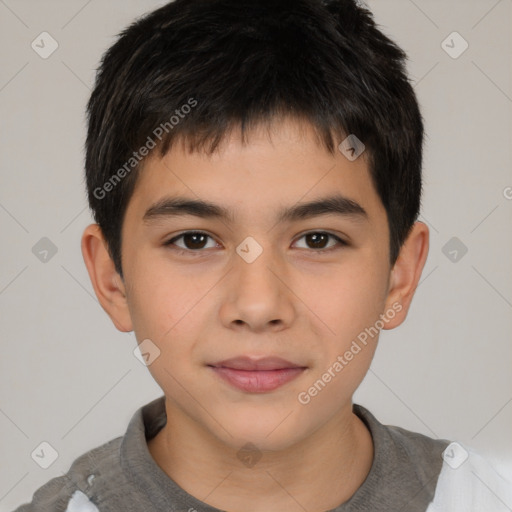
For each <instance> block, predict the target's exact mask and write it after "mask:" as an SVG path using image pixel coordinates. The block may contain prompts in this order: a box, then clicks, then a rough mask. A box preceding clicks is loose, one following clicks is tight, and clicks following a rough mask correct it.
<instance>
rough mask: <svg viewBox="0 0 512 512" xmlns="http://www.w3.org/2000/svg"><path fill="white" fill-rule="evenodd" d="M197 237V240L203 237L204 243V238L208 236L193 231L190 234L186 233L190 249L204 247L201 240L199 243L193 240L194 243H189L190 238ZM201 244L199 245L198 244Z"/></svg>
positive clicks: (186, 243)
mask: <svg viewBox="0 0 512 512" xmlns="http://www.w3.org/2000/svg"><path fill="white" fill-rule="evenodd" d="M191 238H192V239H193V240H194V239H196V241H197V238H202V239H203V240H202V242H203V244H204V239H205V238H206V237H205V235H202V234H200V233H192V234H188V235H185V238H184V239H185V245H186V246H187V247H188V248H189V249H201V248H202V245H201V242H199V244H197V243H195V242H192V244H190V243H188V242H187V241H189V240H190V239H191ZM198 245H199V246H198Z"/></svg>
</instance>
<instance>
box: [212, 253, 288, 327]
mask: <svg viewBox="0 0 512 512" xmlns="http://www.w3.org/2000/svg"><path fill="white" fill-rule="evenodd" d="M227 279H228V284H227V293H226V296H225V298H224V302H223V304H222V306H221V310H220V315H221V320H222V323H223V324H224V325H225V326H226V327H228V328H231V329H237V330H247V331H251V332H255V333H256V332H265V331H269V332H277V331H280V330H283V329H286V328H288V327H289V326H290V325H291V324H292V322H293V319H294V316H295V314H296V308H295V307H294V300H296V296H295V295H294V293H293V290H292V289H291V288H290V285H289V284H287V281H290V279H289V273H288V272H287V271H286V267H285V263H284V262H283V261H282V259H281V260H280V259H279V258H278V257H277V256H276V255H275V254H274V251H272V249H271V248H265V249H264V250H263V252H262V253H261V254H260V255H259V256H258V257H257V258H256V259H255V260H254V261H252V262H248V261H246V260H245V259H244V258H242V257H240V256H239V255H238V254H235V255H234V262H233V268H232V269H231V272H229V273H228V276H227Z"/></svg>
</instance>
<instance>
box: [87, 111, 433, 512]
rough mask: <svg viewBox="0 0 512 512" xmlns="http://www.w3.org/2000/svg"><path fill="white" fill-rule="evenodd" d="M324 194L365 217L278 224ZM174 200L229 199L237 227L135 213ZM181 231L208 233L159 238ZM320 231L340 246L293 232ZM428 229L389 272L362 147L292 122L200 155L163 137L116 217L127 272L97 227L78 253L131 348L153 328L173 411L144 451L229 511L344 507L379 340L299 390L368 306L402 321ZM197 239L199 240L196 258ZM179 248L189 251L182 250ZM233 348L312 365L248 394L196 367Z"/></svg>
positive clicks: (364, 465) (361, 460)
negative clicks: (252, 250) (355, 399)
mask: <svg viewBox="0 0 512 512" xmlns="http://www.w3.org/2000/svg"><path fill="white" fill-rule="evenodd" d="M333 191H337V192H340V193H342V194H343V195H344V196H346V197H349V198H351V199H352V200H354V201H357V202H358V203H359V204H360V205H361V206H363V208H364V209H365V210H366V211H367V214H368V217H367V220H363V221H361V220H354V218H351V217H348V216H345V217H341V216H336V215H322V216H317V217H316V218H311V219H305V220H300V221H296V222H293V223H276V220H275V216H276V211H277V210H278V209H279V208H281V207H283V206H293V205H295V204H296V203H297V202H307V201H310V200H313V199H318V198H322V197H325V196H328V195H331V194H332V193H333ZM178 194H179V195H183V196H186V197H188V198H191V199H202V200H208V201H211V202H214V203H216V204H220V205H222V206H225V207H229V208H231V209H232V210H233V215H234V219H233V222H232V223H230V222H227V221H221V220H218V219H202V218H198V217H194V216H183V217H170V218H162V219H159V220H158V222H154V223H153V224H151V225H149V224H145V223H144V222H143V220H142V217H143V215H144V212H145V211H146V210H147V209H148V208H149V207H150V206H151V205H152V204H154V203H155V202H156V201H157V200H159V199H161V198H162V197H164V196H166V195H178ZM187 230H201V231H204V232H206V233H207V234H208V235H210V236H211V238H207V239H206V240H203V242H202V243H203V245H202V246H201V245H200V244H198V242H197V240H196V241H195V245H194V240H192V241H191V240H190V239H189V240H188V245H187V241H186V240H185V239H183V238H181V239H179V240H176V242H175V244H177V245H175V246H165V245H164V244H165V242H167V241H168V240H170V239H171V238H173V237H174V236H177V235H179V234H181V233H182V232H183V231H187ZM318 231H321V232H324V231H327V232H329V233H332V234H334V235H338V236H340V238H343V239H344V240H345V241H346V242H347V243H348V245H347V246H340V245H337V242H336V240H335V239H332V238H328V239H326V240H325V242H324V245H323V246H322V245H320V246H315V245H314V243H312V242H311V241H309V242H308V239H307V237H304V236H303V235H304V234H305V233H311V232H313V233H317V232H318ZM428 235H429V233H428V228H427V226H426V225H425V224H423V223H421V222H416V223H415V224H414V226H413V229H412V231H411V233H410V235H409V237H408V239H407V240H406V242H405V244H404V245H403V246H402V248H401V252H400V255H399V258H398V260H397V262H396V263H395V264H394V266H393V267H391V265H390V262H389V257H388V254H389V230H388V225H387V217H386V212H385V209H384V207H383V205H382V203H381V201H380V199H379V197H378V195H377V193H376V191H375V190H374V188H373V185H372V183H371V180H370V175H369V172H368V167H367V161H366V159H365V153H363V155H361V156H360V157H359V158H357V159H356V160H355V161H353V162H352V161H349V160H348V159H347V158H346V157H345V156H344V155H343V154H342V153H341V152H339V151H336V152H335V154H334V155H331V154H330V153H328V152H327V151H326V150H325V149H324V148H323V147H322V146H321V145H320V144H319V142H318V139H317V138H316V137H315V133H314V131H313V129H312V128H311V126H309V125H308V124H307V123H302V122H300V121H298V120H294V119H280V120H279V122H278V123H277V122H275V123H273V124H272V125H271V127H270V128H269V129H268V130H267V127H263V126H257V127H255V128H253V129H252V131H251V132H250V136H249V139H248V144H246V145H243V144H242V143H241V140H240V136H239V132H238V131H233V132H232V133H231V134H230V135H229V136H228V137H227V138H226V139H225V141H224V142H223V144H222V146H221V147H220V149H219V150H218V151H216V152H215V153H214V154H213V155H211V156H207V155H206V154H205V153H203V152H194V153H188V152H187V151H185V150H184V148H183V146H182V145H181V144H174V145H173V146H172V148H171V150H170V151H169V152H168V153H167V154H166V155H165V156H164V157H163V158H159V157H157V156H151V157H149V158H148V159H147V160H146V162H145V165H144V168H143V172H141V174H140V176H139V181H138V183H137V186H136V189H135V192H134V195H133V197H132V198H131V200H130V202H129V205H128V208H127V212H126V217H125V221H124V224H123V230H122V237H123V244H122V255H123V256H122V258H123V273H124V280H123V279H121V278H120V276H119V275H118V274H117V273H116V271H115V268H114V264H113V262H112V260H111V259H110V257H109V255H108V252H107V249H106V243H105V240H104V238H103V236H102V233H101V230H100V229H99V227H98V226H97V225H96V224H92V225H90V226H88V227H87V228H86V229H85V231H84V234H83V237H82V252H83V256H84V260H85V263H86V266H87V269H88V272H89V275H90V278H91V282H92V284H93V287H94V290H95V292H96V295H97V297H98V299H99V301H100V303H101V305H102V307H103V308H104V310H105V311H106V312H107V314H108V315H109V316H110V318H111V319H112V321H113V323H114V325H115V326H116V327H117V329H119V330H120V331H123V332H129V331H132V330H133V331H134V332H135V335H136V337H137V340H138V341H139V343H140V342H142V340H144V339H147V338H149V339H150V340H152V342H153V343H154V344H155V345H157V346H158V348H159V349H160V351H161V352H160V356H159V357H158V358H156V359H155V361H154V362H153V363H152V364H151V365H149V366H148V368H149V371H150V372H151V374H152V376H153V377H154V378H155V380H156V381H157V383H158V384H159V385H160V387H161V388H162V389H163V391H164V393H165V396H166V402H165V405H166V411H167V418H168V421H167V424H166V426H165V427H164V428H163V429H162V430H161V431H160V432H159V433H158V434H157V436H156V437H155V438H153V439H152V440H150V441H148V448H149V451H150V453H151V455H152V457H153V458H154V459H155V461H156V462H157V464H158V465H159V466H160V467H161V468H162V469H163V471H165V472H166V473H167V474H168V475H169V476H170V477H171V478H172V479H173V480H174V481H175V482H176V483H177V484H178V485H180V486H181V487H182V488H183V489H185V490H186V491H187V492H189V493H190V494H192V495H193V496H195V497H196V498H198V499H200V500H202V501H204V502H206V503H208V504H210V505H212V506H214V507H217V508H219V509H222V510H226V511H230V512H235V511H236V512H238V511H241V510H243V511H246V512H259V511H265V512H273V511H283V510H286V511H290V512H293V511H303V510H304V509H306V510H308V511H310V512H315V511H318V512H321V511H326V510H330V509H332V508H335V507H336V506H338V505H340V504H341V503H343V502H345V501H347V500H348V499H349V498H350V497H351V496H352V495H353V494H354V492H355V491H356V490H357V489H358V488H359V487H360V486H361V484H362V483H363V481H364V480H365V478H366V476H367V475H368V472H369V471H370V468H371V464H372V460H373V444H372V440H371V436H370V434H369V432H368V430H367V428H366V427H365V426H364V424H363V423H362V422H361V420H360V419H359V418H358V417H357V416H356V415H355V414H353V412H352V395H353V393H354V391H355V390H356V389H357V387H358V386H359V384H360V383H361V381H362V379H363V377H364V376H365V374H366V372H367V370H368V368H369V366H370V363H371V360H372V357H373V354H374V351H375V348H376V344H377V339H378V336H375V337H374V338H373V339H371V341H369V343H368V344H367V345H366V346H365V347H364V348H363V349H362V350H361V351H360V352H359V353H358V354H357V355H355V356H354V358H353V359H352V360H351V361H350V362H349V363H348V364H347V365H346V366H345V367H344V368H343V370H342V371H340V372H339V373H337V374H336V376H335V377H334V378H332V380H331V381H330V382H329V383H328V384H327V385H326V386H325V387H324V388H323V389H322V390H321V392H319V393H318V394H317V395H316V396H314V397H312V398H311V401H310V402H309V403H308V404H306V405H303V404H301V403H299V401H298V399H297V397H298V394H299V393H300V392H303V391H307V390H308V389H309V388H310V387H311V386H312V384H313V383H314V382H315V381H316V380H317V379H319V378H321V376H322V374H324V373H325V372H326V371H327V369H328V368H329V367H332V365H333V363H334V362H335V361H336V360H337V357H338V356H339V355H342V354H344V353H345V352H346V351H347V350H348V349H349V348H350V346H351V343H352V341H353V340H354V339H356V337H357V336H358V334H359V333H361V332H362V331H364V329H365V328H367V327H369V326H373V325H374V324H375V322H376V321H377V320H378V319H379V315H381V314H385V313H386V311H389V310H390V309H395V315H393V318H392V319H390V320H389V321H388V322H387V323H386V324H385V326H384V328H386V329H392V328H394V327H396V326H398V325H400V324H401V323H402V322H403V321H404V320H405V318H406V315H407V312H408V310H409V306H410V304H411V300H412V298H413V295H414V292H415V289H416V286H417V284H418V281H419V279H420V276H421V272H422V270H423V267H424V264H425V260H426V258H427V253H428ZM247 236H251V237H253V238H254V239H255V240H256V241H257V242H258V243H259V245H260V246H261V247H262V249H263V252H262V254H261V255H260V256H259V257H258V258H257V259H256V260H255V261H254V262H252V263H247V262H246V261H245V260H244V259H242V258H241V257H240V256H239V255H238V254H237V252H236V248H237V246H238V245H239V244H240V243H241V242H242V241H243V240H244V239H245V238H246V237H247ZM178 246H179V247H178ZM198 246H199V247H204V248H202V249H200V251H202V252H201V253H200V254H199V255H198V254H197V249H195V251H196V252H193V251H194V247H198ZM334 246H337V249H335V250H333V251H330V252H325V253H323V254H322V253H321V251H322V250H325V249H326V248H330V247H334ZM173 247H174V249H173ZM180 248H181V249H182V250H185V251H186V250H187V248H188V251H189V252H188V253H186V254H179V253H178V252H177V250H179V249H180ZM397 304H398V305H399V308H401V309H400V311H398V312H397V309H398V307H397ZM393 305H395V308H393ZM239 355H251V356H255V357H260V356H279V357H282V358H284V359H287V360H289V361H292V362H294V363H299V364H300V365H301V366H306V367H307V369H306V370H305V371H304V372H303V373H302V374H301V375H300V376H299V377H298V378H296V379H295V380H293V381H291V382H289V383H287V384H286V385H284V386H282V387H280V388H278V389H276V390H274V391H272V392H267V393H247V392H243V391H240V390H238V389H235V388H233V387H231V386H230V385H229V384H227V383H225V382H224V381H222V380H221V379H219V377H218V376H217V375H216V374H214V372H213V371H212V370H211V368H209V367H208V366H207V364H211V363H214V362H218V361H220V360H223V359H227V358H231V357H235V356H239ZM248 442H250V443H252V444H253V445H254V446H256V447H257V453H258V454H259V455H261V458H260V459H259V460H258V461H257V463H256V464H254V465H253V466H252V467H248V466H246V465H244V464H243V463H242V462H241V461H240V460H239V458H238V457H237V452H238V451H239V450H240V448H241V447H242V446H244V445H246V443H248Z"/></svg>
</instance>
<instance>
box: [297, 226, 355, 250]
mask: <svg viewBox="0 0 512 512" xmlns="http://www.w3.org/2000/svg"><path fill="white" fill-rule="evenodd" d="M302 238H304V239H305V240H306V244H307V245H309V247H305V249H311V248H313V249H317V250H316V251H315V252H328V251H331V250H335V249H337V248H338V247H339V246H346V245H348V244H347V242H345V241H344V240H342V239H341V238H340V237H339V236H336V235H333V234H332V233H327V232H325V231H311V232H309V233H305V234H304V235H302V236H301V237H300V238H299V240H301V239H302ZM329 238H331V239H333V240H334V241H335V242H337V243H335V244H334V245H331V246H330V247H328V248H325V245H326V243H327V241H328V239H329ZM301 249H302V247H301Z"/></svg>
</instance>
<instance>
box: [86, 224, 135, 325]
mask: <svg viewBox="0 0 512 512" xmlns="http://www.w3.org/2000/svg"><path fill="white" fill-rule="evenodd" d="M81 246H82V256H83V258H84V262H85V266H86V267H87V272H88V273H89V277H90V279H91V283H92V286H93V288H94V292H95V293H96V297H98V300H99V302H100V304H101V307H102V308H103V309H104V310H105V312H106V313H107V314H108V316H109V317H110V319H111V320H112V322H113V323H114V325H115V326H116V327H117V329H118V330H120V331H122V332H130V331H132V330H133V326H132V321H131V317H130V312H129V309H128V303H127V300H126V289H125V286H124V283H123V280H122V279H121V277H120V276H119V274H118V273H117V271H116V269H115V265H114V262H113V261H112V258H111V257H110V254H109V252H108V247H107V242H106V240H105V238H104V236H103V233H102V231H101V229H100V227H99V225H98V224H91V225H89V226H87V227H86V228H85V230H84V233H83V235H82V244H81Z"/></svg>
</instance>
